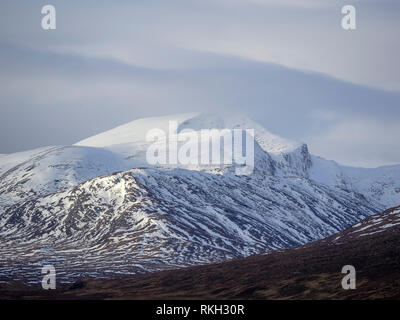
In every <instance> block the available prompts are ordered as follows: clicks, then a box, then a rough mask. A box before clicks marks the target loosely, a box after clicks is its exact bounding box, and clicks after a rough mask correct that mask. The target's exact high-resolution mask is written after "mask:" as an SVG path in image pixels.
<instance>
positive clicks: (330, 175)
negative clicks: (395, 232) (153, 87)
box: [0, 114, 400, 282]
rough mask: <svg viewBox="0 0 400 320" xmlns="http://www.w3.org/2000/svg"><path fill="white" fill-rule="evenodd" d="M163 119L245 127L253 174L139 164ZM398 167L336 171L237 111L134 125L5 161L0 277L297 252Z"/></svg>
mask: <svg viewBox="0 0 400 320" xmlns="http://www.w3.org/2000/svg"><path fill="white" fill-rule="evenodd" d="M170 120H175V121H176V122H177V128H178V132H179V133H181V134H187V133H185V130H187V129H189V128H191V129H193V130H195V131H194V133H198V132H199V131H201V130H202V129H223V128H226V127H227V128H229V129H235V128H236V129H237V128H241V129H254V152H255V154H254V155H255V159H254V160H255V162H254V171H253V172H252V173H251V174H249V175H244V176H238V175H235V170H234V169H235V166H236V164H232V165H222V166H221V165H217V166H205V167H204V166H199V165H178V166H177V165H174V164H171V165H166V166H158V165H149V164H148V163H147V161H146V156H145V155H146V150H147V148H148V147H149V145H150V142H148V141H146V140H145V135H146V132H147V131H148V130H150V129H153V128H161V129H164V130H166V131H167V130H168V127H169V121H170ZM84 145H86V146H84ZM177 167H178V168H177ZM398 168H400V167H399V166H393V167H387V168H377V169H358V168H347V167H343V166H340V165H338V164H336V163H335V162H333V161H328V160H325V159H322V158H319V157H315V156H313V155H311V154H310V153H309V151H308V148H307V145H306V144H299V143H296V142H292V141H289V140H287V139H284V138H280V137H277V136H275V135H273V134H272V133H269V132H268V131H267V130H265V129H264V128H262V127H261V126H259V125H258V124H257V123H255V122H253V121H252V120H249V119H247V118H245V117H243V116H236V115H231V116H230V117H221V116H217V115H204V114H200V115H191V114H190V115H187V114H186V115H175V116H167V117H160V118H149V119H141V120H137V121H133V122H131V123H128V124H126V125H124V126H120V127H118V128H116V129H113V130H110V131H108V132H105V133H103V134H99V135H97V136H95V137H92V138H88V139H86V140H84V141H81V142H79V143H78V144H77V145H75V146H70V147H66V146H64V147H48V148H41V149H38V150H33V151H29V152H24V153H18V154H12V155H6V156H3V157H1V158H0V179H1V180H0V181H1V185H0V276H3V277H14V278H15V279H24V280H27V281H33V282H37V281H38V280H37V279H38V277H37V272H38V268H39V267H40V266H41V265H43V264H44V263H51V264H54V265H55V266H56V268H58V277H59V279H60V281H64V282H70V281H73V280H74V279H76V278H79V277H82V276H83V275H84V276H88V277H89V276H90V277H102V278H107V277H112V276H116V275H118V274H120V273H123V274H132V273H144V272H150V271H157V270H162V269H170V268H176V267H183V266H190V265H196V264H200V263H201V264H203V263H211V262H216V261H222V260H226V259H232V258H238V257H244V256H248V255H253V254H257V253H263V252H269V251H271V250H277V249H284V248H290V247H293V246H298V245H302V244H305V243H307V242H310V241H313V240H317V239H321V238H324V237H327V236H329V235H331V234H333V233H335V232H338V231H341V230H343V229H344V228H346V227H348V226H349V225H351V224H354V223H356V222H358V221H360V220H361V219H363V218H365V217H367V216H369V215H371V214H373V213H376V212H379V211H381V210H383V209H385V208H387V207H388V204H389V203H392V202H396V201H398V198H397V197H396V196H397V191H396V190H397V186H398V181H400V179H397V177H399V176H398V173H399V171H398ZM399 178H400V177H399ZM399 202H400V201H399Z"/></svg>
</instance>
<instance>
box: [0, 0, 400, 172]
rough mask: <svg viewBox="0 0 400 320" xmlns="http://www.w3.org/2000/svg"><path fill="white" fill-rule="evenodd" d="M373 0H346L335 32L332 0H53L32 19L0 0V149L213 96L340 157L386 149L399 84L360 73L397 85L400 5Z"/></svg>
mask: <svg viewBox="0 0 400 320" xmlns="http://www.w3.org/2000/svg"><path fill="white" fill-rule="evenodd" d="M325 3H326V5H325ZM377 3H378V2H376V1H370V0H366V1H362V2H361V1H356V2H355V5H356V6H357V7H358V6H359V10H358V12H359V29H358V30H357V31H356V32H354V33H346V32H344V31H343V30H341V29H340V15H338V13H340V6H341V4H342V1H328V2H324V5H317V4H316V3H315V1H311V0H310V1H308V0H304V1H301V2H297V1H296V5H291V2H290V1H284V2H283V3H281V2H279V3H278V2H277V1H272V0H265V1H264V0H253V1H251V2H249V1H241V0H235V1H225V0H217V1H193V0H190V1H156V0H152V1H113V2H112V3H111V2H109V1H84V2H83V1H80V2H78V1H68V2H65V1H64V2H61V1H53V4H54V5H55V6H56V8H57V30H55V31H50V32H44V31H43V30H41V29H40V18H41V15H40V8H41V5H42V3H40V2H39V1H32V2H29V3H28V4H27V2H26V1H13V2H11V1H5V2H3V3H2V4H1V7H2V10H1V11H0V12H1V13H0V15H1V19H0V26H1V28H0V70H1V71H0V78H1V82H2V86H1V88H0V99H1V105H0V108H1V109H0V111H1V115H2V116H1V119H0V125H1V129H0V133H1V137H2V139H1V141H0V153H5V152H13V151H18V150H23V149H28V148H32V147H36V146H42V145H48V144H70V143H73V142H75V141H77V140H80V139H82V138H85V137H87V136H90V135H92V134H95V133H98V132H101V131H103V130H106V129H109V128H112V127H113V126H115V125H118V124H121V123H124V122H126V121H130V120H133V119H135V118H138V117H143V116H151V115H159V114H168V113H174V112H187V111H199V110H215V109H216V108H218V109H223V110H232V109H238V110H239V111H241V112H243V111H247V112H248V113H249V115H250V116H251V117H253V118H254V119H255V120H258V121H260V122H261V123H262V124H264V125H265V126H266V127H267V128H268V129H270V130H271V131H273V132H275V133H277V134H280V135H282V136H285V137H289V138H294V139H296V140H303V141H306V142H308V143H309V145H310V149H311V151H312V152H313V153H315V154H321V155H322V156H326V157H328V158H334V159H336V160H339V161H341V162H343V163H346V164H353V165H366V166H374V165H382V164H391V163H396V162H397V163H399V162H400V151H397V150H400V148H399V144H398V142H397V139H396V135H397V136H399V135H398V133H400V132H399V130H398V129H397V128H399V127H400V123H399V122H400V108H399V105H400V104H399V102H400V95H399V93H397V92H388V91H382V90H379V89H373V88H372V86H375V87H380V88H389V89H396V88H398V86H399V79H400V72H399V71H400V70H399V63H398V62H397V57H398V56H399V40H398V39H397V38H398V37H397V35H396V34H395V32H396V31H397V30H398V29H399V28H398V27H399V22H398V21H400V20H399V19H398V13H399V12H400V11H396V10H397V9H399V5H398V4H397V2H394V1H380V2H379V3H380V4H381V5H379V6H378V4H377ZM337 8H339V10H336V9H337ZM360 11H361V13H362V14H361V13H360ZM271 62H272V63H271ZM274 63H276V64H274ZM277 64H280V65H281V66H280V65H277ZM282 65H283V66H282ZM284 66H289V67H294V68H297V69H306V70H310V71H308V72H301V71H296V70H293V69H290V68H287V67H284ZM311 71H318V72H324V73H326V74H327V75H330V76H334V77H337V78H341V79H345V80H348V81H351V82H353V84H350V83H346V82H343V81H340V80H335V79H333V78H331V77H328V76H326V75H322V74H318V73H313V72H311ZM357 82H358V83H362V84H368V85H369V86H371V87H369V88H368V87H362V86H360V85H357V84H355V83H357Z"/></svg>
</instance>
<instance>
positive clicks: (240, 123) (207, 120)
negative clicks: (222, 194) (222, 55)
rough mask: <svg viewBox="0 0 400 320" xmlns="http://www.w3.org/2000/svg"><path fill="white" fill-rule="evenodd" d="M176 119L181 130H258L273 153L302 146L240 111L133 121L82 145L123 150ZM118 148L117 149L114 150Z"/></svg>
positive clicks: (263, 144)
mask: <svg viewBox="0 0 400 320" xmlns="http://www.w3.org/2000/svg"><path fill="white" fill-rule="evenodd" d="M170 121H176V122H177V124H178V133H179V132H181V131H183V130H185V129H192V130H195V131H199V130H202V129H219V130H222V129H254V132H255V140H256V142H257V143H258V144H259V145H260V147H261V148H262V149H263V150H264V151H266V152H269V153H272V154H279V153H285V152H291V151H293V150H295V149H297V148H298V147H300V146H301V144H300V143H297V142H294V141H290V140H288V139H285V138H282V137H279V136H277V135H275V134H273V133H271V132H269V131H268V130H267V129H265V128H264V127H263V126H261V125H260V124H258V123H256V122H255V121H253V120H251V119H250V118H249V117H247V116H246V115H243V114H240V113H230V114H226V113H217V112H215V113H182V114H173V115H169V116H162V117H149V118H142V119H138V120H134V121H131V122H129V123H126V124H124V125H121V126H118V127H116V128H114V129H111V130H108V131H105V132H103V133H100V134H97V135H94V136H92V137H89V138H87V139H84V140H81V141H79V142H77V143H76V144H75V145H78V146H91V147H107V148H110V147H111V148H112V149H118V151H121V150H122V149H123V148H122V146H123V145H127V146H128V145H129V146H131V145H132V144H138V143H141V144H143V143H145V142H146V139H145V137H146V133H147V132H148V131H149V130H151V129H154V128H157V129H161V130H163V131H165V132H166V133H168V128H169V122H170ZM114 151H115V150H114Z"/></svg>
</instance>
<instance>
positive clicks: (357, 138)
mask: <svg viewBox="0 0 400 320" xmlns="http://www.w3.org/2000/svg"><path fill="white" fill-rule="evenodd" d="M399 137H400V126H399V122H398V121H387V122H379V121H376V120H375V119H368V118H366V119H352V120H347V121H343V122H340V123H336V124H335V125H334V126H332V127H331V128H330V129H329V130H327V131H326V132H324V133H322V134H321V135H318V136H314V137H313V138H311V139H310V141H309V147H310V151H311V152H313V153H317V154H323V155H324V156H325V157H326V158H328V159H333V160H335V161H337V162H339V163H344V164H347V165H353V166H363V167H376V166H380V165H382V159H385V161H384V162H385V164H386V165H390V164H399V159H400V149H399Z"/></svg>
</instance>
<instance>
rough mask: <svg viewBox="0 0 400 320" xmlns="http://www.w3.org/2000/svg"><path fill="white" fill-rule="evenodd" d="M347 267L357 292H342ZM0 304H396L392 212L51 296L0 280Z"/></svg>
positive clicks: (399, 239) (397, 211) (398, 227)
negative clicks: (214, 259) (333, 230)
mask: <svg viewBox="0 0 400 320" xmlns="http://www.w3.org/2000/svg"><path fill="white" fill-rule="evenodd" d="M349 264H350V265H353V266H354V267H355V268H356V271H357V277H356V278H357V288H356V289H355V290H343V289H342V287H341V280H342V277H343V276H344V275H343V274H341V269H342V267H343V266H344V265H349ZM0 288H1V292H0V296H1V297H3V298H26V299H31V298H58V299H400V207H397V208H393V209H390V210H386V211H384V212H383V213H381V214H378V215H374V216H372V217H370V218H367V219H365V220H363V221H362V222H361V223H359V224H357V225H355V226H353V227H350V228H348V229H346V230H345V231H343V232H340V233H338V234H336V235H333V236H331V237H329V238H327V239H324V240H320V241H316V242H314V243H311V244H308V245H306V246H303V247H299V248H297V249H288V250H285V251H280V252H279V251H277V252H272V253H270V254H268V255H257V256H252V257H248V258H245V259H240V260H234V261H230V262H223V263H219V264H212V265H205V266H199V267H190V268H185V269H180V270H170V271H162V272H157V273H151V274H146V275H136V276H130V277H122V278H120V279H115V280H81V281H78V282H76V283H75V284H74V285H72V286H65V287H63V288H59V289H58V290H56V291H53V292H48V291H47V292H45V291H44V290H39V289H35V288H32V287H27V286H25V285H22V284H20V283H16V282H8V283H7V284H3V285H2V286H1V287H0Z"/></svg>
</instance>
